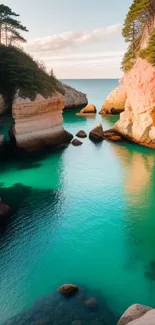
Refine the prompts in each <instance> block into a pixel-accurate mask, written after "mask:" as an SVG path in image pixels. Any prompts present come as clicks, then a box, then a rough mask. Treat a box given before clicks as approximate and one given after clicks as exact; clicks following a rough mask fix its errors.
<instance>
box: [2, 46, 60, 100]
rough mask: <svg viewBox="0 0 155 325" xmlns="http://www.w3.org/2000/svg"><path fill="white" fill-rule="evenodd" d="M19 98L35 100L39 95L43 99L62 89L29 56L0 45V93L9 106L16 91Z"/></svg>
mask: <svg viewBox="0 0 155 325" xmlns="http://www.w3.org/2000/svg"><path fill="white" fill-rule="evenodd" d="M18 89H19V90H20V96H21V97H24V98H25V97H29V98H31V99H32V100H34V99H35V97H36V94H37V93H39V94H41V95H42V96H44V97H47V96H49V95H51V94H52V93H54V92H56V91H58V92H60V93H63V88H62V86H61V84H60V83H59V81H58V80H57V79H56V78H55V77H54V75H52V74H51V75H49V74H48V73H46V71H45V70H44V69H43V68H41V67H40V66H39V64H38V63H37V62H35V61H34V60H33V59H32V58H31V56H30V55H28V54H26V53H24V52H23V51H22V50H21V49H17V48H15V47H13V46H9V47H7V46H5V45H0V92H1V93H2V95H3V97H4V99H5V100H6V101H7V102H8V103H9V105H10V106H11V104H12V101H13V98H14V96H15V93H16V92H17V90H18Z"/></svg>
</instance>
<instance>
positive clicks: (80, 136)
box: [76, 130, 87, 138]
mask: <svg viewBox="0 0 155 325" xmlns="http://www.w3.org/2000/svg"><path fill="white" fill-rule="evenodd" d="M76 136H77V137H78V138H86V137H87V133H86V132H85V131H83V130H80V131H79V132H78V133H77V134H76Z"/></svg>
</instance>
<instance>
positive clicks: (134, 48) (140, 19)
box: [122, 0, 155, 71]
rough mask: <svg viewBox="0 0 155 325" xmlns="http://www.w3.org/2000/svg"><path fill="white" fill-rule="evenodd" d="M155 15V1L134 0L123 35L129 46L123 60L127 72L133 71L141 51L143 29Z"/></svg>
mask: <svg viewBox="0 0 155 325" xmlns="http://www.w3.org/2000/svg"><path fill="white" fill-rule="evenodd" d="M154 14H155V0H133V3H132V5H131V6H130V8H129V11H128V14H127V16H126V19H125V22H124V27H123V30H122V35H123V37H124V38H125V41H126V42H127V43H130V44H129V47H128V50H127V52H126V53H125V56H124V58H123V62H122V67H123V69H124V70H125V71H128V70H129V69H131V67H132V65H133V64H134V59H136V57H137V53H138V51H139V49H140V48H139V44H140V40H141V35H142V33H143V28H144V26H145V25H146V24H147V22H148V21H149V20H151V18H152V17H153V16H154Z"/></svg>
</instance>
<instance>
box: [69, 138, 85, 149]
mask: <svg viewBox="0 0 155 325" xmlns="http://www.w3.org/2000/svg"><path fill="white" fill-rule="evenodd" d="M71 144H72V145H73V146H75V147H77V146H81V145H82V144H83V142H81V141H80V140H78V139H74V140H73V141H72V142H71Z"/></svg>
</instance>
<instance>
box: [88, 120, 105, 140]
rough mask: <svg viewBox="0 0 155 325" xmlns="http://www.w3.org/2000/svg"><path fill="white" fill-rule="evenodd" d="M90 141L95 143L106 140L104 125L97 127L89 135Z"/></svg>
mask: <svg viewBox="0 0 155 325" xmlns="http://www.w3.org/2000/svg"><path fill="white" fill-rule="evenodd" d="M89 139H91V140H92V141H93V142H100V141H103V140H104V132H103V127H102V124H98V125H96V126H95V127H94V128H93V129H92V130H91V131H90V133H89Z"/></svg>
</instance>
